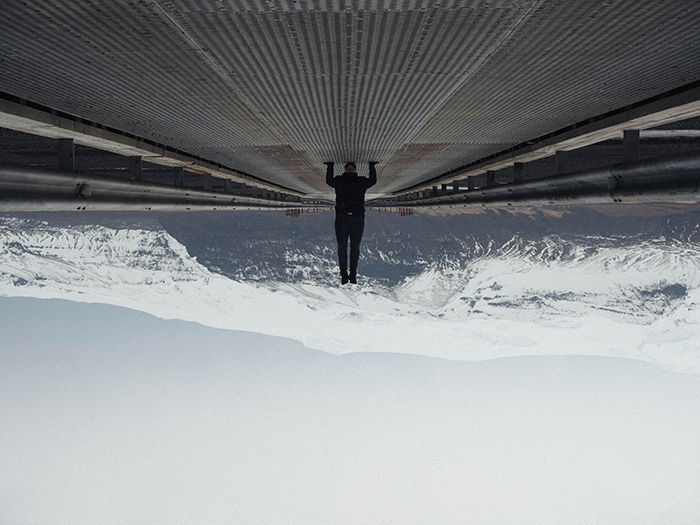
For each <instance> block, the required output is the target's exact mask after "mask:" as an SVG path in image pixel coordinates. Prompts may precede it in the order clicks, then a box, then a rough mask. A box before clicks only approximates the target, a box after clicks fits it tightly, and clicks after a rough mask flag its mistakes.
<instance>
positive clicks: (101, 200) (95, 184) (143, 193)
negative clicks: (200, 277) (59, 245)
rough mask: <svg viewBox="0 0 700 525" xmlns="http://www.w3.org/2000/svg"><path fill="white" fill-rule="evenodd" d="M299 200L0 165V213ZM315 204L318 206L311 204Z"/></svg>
mask: <svg viewBox="0 0 700 525" xmlns="http://www.w3.org/2000/svg"><path fill="white" fill-rule="evenodd" d="M292 206H293V207H297V208H298V207H303V206H305V203H304V202H294V203H289V202H281V201H271V200H266V199H261V198H256V197H251V196H243V195H231V194H226V193H217V192H213V191H205V190H202V189H195V188H182V187H177V186H171V185H163V184H156V183H151V182H144V181H128V180H121V179H108V178H105V177H99V176H94V175H87V174H83V173H77V172H71V171H63V170H49V169H37V168H27V167H17V166H7V165H6V166H0V211H82V210H105V211H106V210H120V211H124V210H146V211H148V210H172V211H178V210H181V211H186V210H194V209H202V210H203V209H208V210H219V209H239V208H241V209H271V208H287V207H292ZM314 206H316V207H318V204H317V203H315V204H314Z"/></svg>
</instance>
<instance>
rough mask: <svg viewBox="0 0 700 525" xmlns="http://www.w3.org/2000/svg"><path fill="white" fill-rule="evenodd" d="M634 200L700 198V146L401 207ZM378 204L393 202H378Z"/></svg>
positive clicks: (405, 204) (697, 201) (519, 204)
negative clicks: (652, 157)
mask: <svg viewBox="0 0 700 525" xmlns="http://www.w3.org/2000/svg"><path fill="white" fill-rule="evenodd" d="M619 202H625V203H635V202H683V203H700V151H694V152H690V153H683V154H678V155H672V156H667V157H661V158H657V159H653V160H640V161H635V162H625V163H621V164H616V165H613V166H609V167H605V168H596V169H590V170H584V171H579V172H573V173H565V174H561V175H555V176H552V177H545V178H541V179H536V180H529V181H524V182H520V183H517V184H515V183H514V184H507V185H500V186H493V187H484V188H479V189H478V190H473V191H469V192H466V193H460V194H457V195H443V196H438V197H432V198H427V199H420V200H416V201H413V202H409V203H402V204H401V205H402V206H408V205H410V206H416V207H421V206H431V207H434V206H461V207H474V206H476V207H485V206H488V207H497V208H504V207H508V206H526V207H530V206H543V205H544V206H546V205H566V204H606V203H619ZM377 205H378V206H379V205H381V206H387V205H390V203H389V202H387V201H379V200H378V201H377Z"/></svg>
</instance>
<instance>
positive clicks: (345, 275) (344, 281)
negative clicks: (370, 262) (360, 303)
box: [340, 272, 349, 284]
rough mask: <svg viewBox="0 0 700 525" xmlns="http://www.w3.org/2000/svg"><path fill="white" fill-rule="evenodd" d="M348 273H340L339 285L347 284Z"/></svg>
mask: <svg viewBox="0 0 700 525" xmlns="http://www.w3.org/2000/svg"><path fill="white" fill-rule="evenodd" d="M348 279H349V277H348V272H340V284H348Z"/></svg>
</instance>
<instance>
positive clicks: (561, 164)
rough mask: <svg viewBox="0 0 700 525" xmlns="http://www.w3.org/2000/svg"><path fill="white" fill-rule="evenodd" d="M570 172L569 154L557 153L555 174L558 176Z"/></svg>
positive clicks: (566, 152) (565, 152)
mask: <svg viewBox="0 0 700 525" xmlns="http://www.w3.org/2000/svg"><path fill="white" fill-rule="evenodd" d="M567 171H569V152H568V151H557V153H556V154H555V155H554V172H555V173H556V174H557V175H560V174H562V173H566V172H567Z"/></svg>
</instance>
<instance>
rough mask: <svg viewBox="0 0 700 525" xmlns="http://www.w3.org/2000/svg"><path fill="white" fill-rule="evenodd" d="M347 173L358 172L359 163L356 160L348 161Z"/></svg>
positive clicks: (346, 165) (346, 164)
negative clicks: (356, 163)
mask: <svg viewBox="0 0 700 525" xmlns="http://www.w3.org/2000/svg"><path fill="white" fill-rule="evenodd" d="M345 173H357V165H355V163H354V162H346V163H345Z"/></svg>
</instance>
